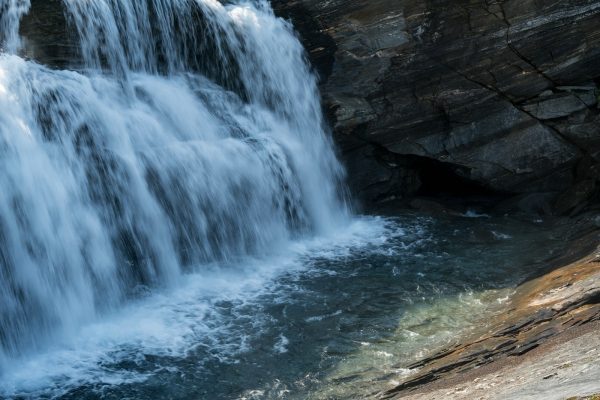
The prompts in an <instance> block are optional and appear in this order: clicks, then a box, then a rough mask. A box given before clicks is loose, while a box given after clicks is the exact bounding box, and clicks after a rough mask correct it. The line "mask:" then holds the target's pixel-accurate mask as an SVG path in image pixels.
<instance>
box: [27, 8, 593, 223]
mask: <svg viewBox="0 0 600 400" xmlns="http://www.w3.org/2000/svg"><path fill="white" fill-rule="evenodd" d="M272 2H273V5H274V8H275V10H276V12H277V13H279V15H281V16H283V17H286V18H289V19H290V20H291V21H292V22H293V23H294V24H295V26H296V28H297V30H298V31H299V33H300V35H301V38H302V39H303V41H304V43H305V45H306V48H307V50H308V52H309V56H310V59H311V61H312V62H313V65H314V66H315V68H316V70H317V71H318V73H319V74H320V76H321V89H322V94H323V99H324V104H325V107H326V111H327V113H328V116H329V117H330V120H331V122H332V126H333V129H334V137H335V139H336V141H337V143H338V146H339V148H340V151H341V155H342V158H343V160H344V162H345V164H346V166H347V169H348V180H349V183H350V186H351V188H352V189H353V191H354V192H355V194H357V195H358V197H359V198H360V199H361V200H362V203H363V205H364V206H365V207H366V208H367V209H373V208H376V207H378V206H380V205H381V204H383V203H386V202H388V201H390V200H398V199H401V200H402V199H406V200H408V199H410V198H411V197H412V196H414V195H421V194H439V193H444V192H450V193H454V194H455V195H459V196H462V195H464V194H466V193H478V192H479V193H487V194H490V193H495V194H498V193H499V194H503V195H506V196H514V197H515V199H514V200H513V201H512V203H511V204H512V206H516V207H521V205H526V206H523V207H525V208H526V209H528V210H544V212H549V210H550V211H552V212H556V213H570V212H574V211H577V210H579V209H580V208H581V207H582V205H585V204H586V203H587V202H589V201H590V200H593V199H597V198H598V197H599V196H598V190H597V188H598V184H597V181H598V179H599V177H600V112H599V109H598V95H599V91H598V86H599V84H600V2H599V1H598V0H569V1H557V0H369V1H365V0H328V1H322V0H273V1H272ZM61 3H62V2H61V0H32V9H31V12H30V13H29V15H28V16H26V17H25V18H24V20H23V21H22V27H21V28H22V29H21V34H22V36H23V37H24V41H25V44H26V46H25V49H26V50H25V52H26V55H27V56H29V57H31V58H34V59H37V60H40V61H41V62H44V63H46V64H49V65H57V66H65V65H71V66H72V65H75V64H76V62H77V61H76V60H77V46H76V44H75V43H74V41H73V40H72V38H71V37H70V36H69V34H68V31H69V30H68V28H67V24H66V21H65V19H64V15H63V12H62V6H61ZM74 63H75V64H74ZM523 207H521V208H523Z"/></svg>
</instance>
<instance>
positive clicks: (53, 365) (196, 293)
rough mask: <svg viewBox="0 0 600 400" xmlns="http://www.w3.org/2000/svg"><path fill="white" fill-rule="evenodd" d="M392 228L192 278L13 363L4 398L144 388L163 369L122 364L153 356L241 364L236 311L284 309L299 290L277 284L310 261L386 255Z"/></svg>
mask: <svg viewBox="0 0 600 400" xmlns="http://www.w3.org/2000/svg"><path fill="white" fill-rule="evenodd" d="M393 227H394V224H392V223H389V222H387V221H385V220H383V219H379V218H362V219H357V220H356V221H354V222H353V223H352V224H350V225H349V226H348V227H347V228H345V229H344V230H343V231H338V232H336V233H335V234H334V235H332V236H329V237H315V238H312V239H308V240H304V241H296V242H294V243H291V244H290V246H289V247H288V248H287V249H285V250H282V251H281V252H280V254H278V255H276V256H273V257H270V258H268V259H257V258H254V259H251V258H248V259H246V260H244V262H243V263H242V264H229V265H227V268H226V269H225V270H224V268H223V265H213V266H212V267H210V268H208V267H207V268H204V269H203V270H202V271H201V272H197V273H194V274H191V275H188V276H187V278H186V281H185V282H184V283H181V284H180V285H179V286H178V287H177V288H176V289H171V290H169V289H164V290H161V291H156V290H155V291H154V292H150V293H148V294H147V296H146V297H145V298H142V299H139V300H137V301H135V302H132V303H130V304H129V305H127V306H126V307H123V308H122V309H120V310H119V311H118V312H115V313H113V314H111V315H109V316H105V317H104V318H102V319H99V320H97V321H92V322H90V323H88V324H86V325H84V326H82V327H80V328H79V329H77V330H74V331H73V332H72V333H71V334H70V335H64V336H62V337H61V340H59V341H57V342H55V343H54V344H53V346H51V347H49V348H48V349H46V350H45V351H40V352H38V353H37V354H35V355H31V356H28V357H23V358H21V359H20V360H18V361H13V362H12V363H11V368H10V369H9V370H7V371H5V372H4V374H3V377H2V380H1V381H0V397H2V396H6V397H11V396H17V395H19V396H29V397H40V396H60V395H63V394H65V393H67V392H68V391H69V390H72V389H73V388H77V387H79V386H82V385H86V384H92V385H103V384H107V385H121V384H128V383H143V382H144V381H146V380H147V379H148V378H150V377H151V376H152V375H153V374H155V373H156V372H157V371H158V370H160V369H162V368H165V367H164V366H161V365H159V366H156V367H154V368H156V369H149V370H143V371H134V370H131V369H122V368H119V367H118V364H119V363H121V362H132V363H136V362H137V363H140V364H141V363H143V361H144V360H145V359H146V358H148V357H153V356H154V357H176V358H184V357H186V356H188V355H190V353H193V352H194V351H195V350H196V349H198V348H210V350H211V351H210V352H211V354H212V358H217V359H218V360H219V362H221V363H235V362H236V357H237V356H239V355H240V354H242V353H244V352H247V351H249V350H251V349H250V348H249V347H248V344H247V340H246V339H247V338H246V337H244V335H243V334H242V331H243V329H242V328H240V327H239V326H238V325H237V322H238V321H237V320H238V319H240V318H241V319H243V318H246V316H245V315H244V314H243V313H241V314H237V312H236V309H243V308H244V307H246V306H248V305H251V306H252V307H255V304H258V303H259V300H258V298H259V297H261V296H263V295H265V294H269V295H272V296H275V297H277V298H280V299H281V301H285V300H284V299H285V297H286V296H287V295H289V294H290V292H292V291H293V290H290V288H289V287H286V286H280V285H279V284H278V282H277V277H278V276H281V275H282V274H286V275H290V274H303V275H306V274H311V273H313V272H314V271H311V270H310V269H307V268H309V267H310V265H311V263H309V262H307V260H310V259H328V260H332V261H333V260H335V259H342V260H343V259H344V258H345V257H347V255H348V254H349V252H350V251H360V249H361V248H365V249H367V248H377V247H380V246H382V245H383V244H385V243H386V242H387V241H389V240H390V239H393V238H395V237H396V236H395V233H394V230H393ZM294 289H295V290H296V293H295V294H298V288H294ZM223 302H227V303H233V304H236V306H235V307H234V308H233V312H232V313H231V314H226V315H223V314H220V313H219V312H218V309H219V304H221V303H223ZM252 317H253V321H252V324H253V326H254V327H255V330H256V331H257V332H259V333H258V334H260V332H261V330H262V329H263V328H261V324H265V328H264V329H266V322H267V321H263V320H261V317H260V315H259V313H257V314H256V315H253V316H252ZM247 334H251V332H247ZM288 345H289V340H288V338H286V337H285V336H284V335H283V334H280V335H279V336H278V337H277V340H276V341H275V342H274V344H273V349H274V351H275V352H277V353H286V352H287V346H288ZM209 361H211V360H210V359H204V360H202V361H201V362H209Z"/></svg>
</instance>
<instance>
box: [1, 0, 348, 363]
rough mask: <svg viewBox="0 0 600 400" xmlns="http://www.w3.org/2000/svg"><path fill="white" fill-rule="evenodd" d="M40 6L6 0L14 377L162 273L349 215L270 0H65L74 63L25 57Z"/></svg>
mask: <svg viewBox="0 0 600 400" xmlns="http://www.w3.org/2000/svg"><path fill="white" fill-rule="evenodd" d="M29 7H30V2H29V1H25V0H0V11H2V13H1V17H0V43H1V46H2V47H1V48H2V52H1V53H0V184H1V185H2V188H3V190H2V193H0V260H1V262H2V268H0V303H1V304H2V306H3V308H2V309H1V310H0V337H1V338H2V342H1V345H0V374H2V373H4V372H5V371H6V370H11V369H12V365H13V363H14V362H17V360H19V359H20V358H22V357H30V356H33V355H35V354H36V353H38V352H40V351H44V349H46V348H47V347H48V346H53V345H55V344H56V343H60V342H61V341H62V338H63V337H70V335H71V333H72V332H76V331H78V329H79V328H80V327H81V326H82V325H85V324H87V323H89V322H91V321H95V320H96V319H97V318H98V317H101V316H103V315H111V314H112V313H113V312H114V311H115V310H118V309H119V308H120V307H122V306H123V305H126V304H127V303H128V301H131V299H135V298H136V297H137V296H139V295H140V294H143V293H144V292H145V291H147V290H149V288H168V287H176V286H177V285H178V282H180V281H182V280H186V279H187V278H185V274H186V273H190V272H193V271H198V270H202V269H203V268H205V267H203V266H204V265H210V264H214V263H216V264H220V265H227V264H230V263H232V262H238V263H241V264H244V262H242V261H241V260H245V259H246V258H247V257H249V258H252V257H263V256H267V255H269V254H272V253H274V252H277V251H279V250H280V249H282V248H287V247H286V246H288V242H289V241H294V240H297V239H299V238H302V237H310V236H311V235H313V234H320V233H325V232H327V231H329V230H335V229H337V228H338V227H339V226H343V225H344V224H346V223H347V222H348V212H347V210H346V207H345V204H344V195H343V192H344V190H343V186H342V185H341V180H342V176H343V171H342V169H341V167H340V165H339V163H338V162H337V160H336V158H335V155H334V152H333V149H332V146H331V143H330V139H329V138H328V136H327V135H326V132H325V131H324V127H323V119H322V115H321V109H320V104H319V97H318V94H317V88H316V83H315V78H314V77H313V76H312V74H311V73H310V71H309V68H308V66H307V64H306V62H305V56H304V50H303V49H302V46H301V45H300V43H299V41H298V40H297V38H296V37H295V35H294V33H293V30H292V28H291V26H290V25H289V24H288V23H287V22H285V21H283V20H281V19H279V18H276V17H275V16H274V14H273V12H272V10H271V8H270V6H269V4H268V2H266V1H262V0H257V1H243V0H239V1H232V2H227V4H226V5H223V4H222V3H220V2H218V1H215V0H195V1H192V0H144V1H137V0H124V1H113V0H86V1H82V0H64V1H63V7H64V12H65V14H66V16H67V19H68V21H69V29H70V31H71V32H72V33H73V34H74V35H75V36H76V37H77V38H78V40H79V43H80V53H81V58H82V65H76V66H75V67H76V68H75V70H71V71H68V70H52V69H49V68H47V67H44V66H42V65H39V64H36V63H35V62H32V61H27V60H25V59H23V58H20V57H19V56H18V53H19V48H20V46H21V43H20V41H19V38H18V26H19V19H20V18H21V16H22V15H23V14H25V13H27V12H28V10H29ZM339 193H342V195H339ZM223 273H224V274H230V272H227V271H224V272H223ZM216 275H217V276H218V273H216ZM150 290H151V289H150Z"/></svg>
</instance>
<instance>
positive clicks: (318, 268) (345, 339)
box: [0, 214, 558, 400]
mask: <svg viewBox="0 0 600 400" xmlns="http://www.w3.org/2000/svg"><path fill="white" fill-rule="evenodd" d="M541 231H543V230H542V229H541V227H540V225H539V224H536V223H529V222H518V221H514V220H510V219H494V218H487V217H485V216H484V217H479V218H466V217H465V218H453V219H439V218H433V217H427V216H421V215H415V214H407V215H404V216H402V217H398V218H392V219H384V218H374V217H363V218H360V219H358V220H357V221H355V222H354V223H353V224H352V225H350V226H348V227H347V228H346V229H344V230H343V231H340V232H337V233H336V234H334V235H333V236H331V237H321V238H318V239H311V240H309V241H304V242H302V241H299V242H296V243H295V244H294V245H293V246H291V247H290V248H288V250H287V251H286V254H282V255H281V257H273V258H269V259H268V260H267V259H263V260H261V259H256V260H251V261H249V260H245V261H244V262H243V263H241V264H239V265H238V264H235V263H231V264H220V265H213V266H210V267H206V266H203V268H202V270H201V271H202V272H196V273H191V274H189V275H188V276H186V277H185V279H184V281H183V282H182V283H181V285H180V286H179V288H178V289H175V290H172V291H169V292H158V291H154V292H148V293H147V294H146V295H143V296H142V297H141V298H140V299H139V300H138V301H136V302H135V303H134V304H132V305H130V306H129V307H127V308H126V309H124V310H122V311H120V312H119V313H118V314H115V315H111V316H107V317H106V318H103V319H101V320H98V321H95V322H94V323H91V324H89V325H88V326H85V327H84V328H82V329H81V330H79V331H78V332H76V333H74V334H73V335H72V336H71V337H69V338H65V339H64V340H63V341H62V342H61V343H59V344H57V345H56V346H54V347H53V348H52V349H50V350H49V351H47V352H45V353H42V354H36V355H34V356H32V357H30V358H24V359H23V360H22V361H21V362H20V363H18V364H15V365H14V369H13V370H12V371H9V373H8V374H6V375H5V377H4V381H3V382H2V383H1V384H0V393H2V394H3V395H4V397H5V398H13V397H14V398H58V399H98V398H101V399H134V398H135V399H141V398H148V399H150V398H151V399H211V400H213V399H307V398H309V399H359V398H365V397H367V396H368V395H370V394H372V393H374V392H376V391H377V390H380V389H385V388H387V387H389V386H392V385H393V384H394V383H395V382H396V381H398V380H399V379H401V378H402V377H403V376H406V374H409V373H410V371H408V370H406V369H404V367H405V366H406V365H408V364H410V362H412V361H414V360H415V359H417V358H418V357H419V356H422V355H424V354H426V353H428V352H429V351H433V350H435V349H436V348H439V347H440V346H443V345H446V344H448V343H451V342H453V341H456V340H458V339H459V337H460V334H464V333H465V332H468V331H469V330H471V329H473V328H474V327H475V326H477V325H478V324H481V322H482V320H485V319H486V318H488V317H489V316H490V315H492V314H493V313H495V312H500V311H501V310H502V307H503V305H504V304H506V301H507V299H508V296H509V294H510V292H511V290H512V288H513V287H514V285H515V284H516V283H517V282H519V281H520V280H522V279H523V278H524V277H525V276H526V275H527V273H530V272H532V271H533V268H534V267H533V265H535V264H536V263H539V262H540V261H543V260H544V259H546V258H547V257H549V256H550V254H549V253H548V251H547V249H548V248H553V247H554V248H556V247H557V246H558V241H557V240H555V242H553V240H554V239H552V237H549V235H548V234H546V235H543V234H541V233H540V232H541ZM525 266H528V267H525Z"/></svg>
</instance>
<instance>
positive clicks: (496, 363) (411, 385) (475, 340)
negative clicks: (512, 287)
mask: <svg viewBox="0 0 600 400" xmlns="http://www.w3.org/2000/svg"><path fill="white" fill-rule="evenodd" d="M562 223H565V224H567V226H569V225H570V227H567V230H566V231H565V240H571V241H572V245H571V247H570V250H569V251H568V252H567V254H564V255H563V256H561V257H559V258H556V259H554V260H552V261H551V262H549V263H548V265H547V270H546V273H542V274H540V275H539V276H538V277H534V278H533V279H531V280H528V281H527V282H524V283H523V284H521V285H520V286H519V287H518V288H517V289H516V291H515V293H514V295H513V296H512V298H511V300H510V303H509V304H508V306H507V308H506V311H505V312H504V313H503V314H501V315H498V316H496V317H495V320H494V321H493V322H492V323H490V324H486V327H485V330H483V331H480V332H478V333H477V334H475V335H473V336H471V337H468V338H465V339H463V340H462V342H461V343H460V344H458V345H456V346H453V347H450V348H446V349H444V350H442V351H439V352H436V353H435V354H431V355H429V356H427V357H426V358H424V359H422V360H420V361H418V362H416V363H413V364H411V365H406V366H400V367H401V368H406V369H409V370H410V373H409V374H407V375H406V376H405V377H404V378H403V379H398V377H394V376H389V377H387V379H388V382H391V383H390V385H392V386H393V387H392V388H389V389H387V390H384V391H383V392H380V393H378V394H377V395H376V397H377V398H382V399H395V398H407V399H415V400H416V399H431V398H445V399H446V398H447V399H473V398H478V399H479V398H481V399H501V398H520V399H521V398H531V399H537V398H544V399H548V398H556V399H566V398H567V397H570V395H581V396H583V395H588V394H591V393H593V392H595V391H596V392H597V391H600V369H598V368H597V360H598V359H599V358H598V357H600V336H598V328H599V327H600V248H599V244H600V231H598V229H597V228H596V227H595V226H594V225H593V224H592V223H591V218H590V217H589V216H585V217H582V218H580V219H578V220H571V221H564V222H562ZM557 345H559V346H557ZM557 388H560V389H561V390H558V389H557ZM510 394H512V395H510Z"/></svg>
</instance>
